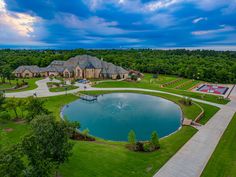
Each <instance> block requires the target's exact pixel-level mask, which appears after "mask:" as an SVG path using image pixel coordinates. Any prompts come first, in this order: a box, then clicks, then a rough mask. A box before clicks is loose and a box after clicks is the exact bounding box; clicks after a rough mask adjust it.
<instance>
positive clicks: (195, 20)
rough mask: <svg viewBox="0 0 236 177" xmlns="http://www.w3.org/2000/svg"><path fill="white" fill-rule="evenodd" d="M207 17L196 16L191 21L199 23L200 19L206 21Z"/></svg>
mask: <svg viewBox="0 0 236 177" xmlns="http://www.w3.org/2000/svg"><path fill="white" fill-rule="evenodd" d="M207 20H208V19H207V18H206V17H199V18H196V19H194V20H193V21H192V23H194V24H196V23H199V22H200V21H207Z"/></svg>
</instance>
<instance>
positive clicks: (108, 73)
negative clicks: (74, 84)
mask: <svg viewBox="0 0 236 177" xmlns="http://www.w3.org/2000/svg"><path fill="white" fill-rule="evenodd" d="M13 73H14V74H15V76H16V77H37V76H41V77H48V76H62V77H65V78H78V79H84V78H86V79H93V78H94V79H98V78H110V79H126V78H128V71H127V70H125V69H123V68H122V67H120V66H116V65H114V64H112V63H108V62H105V61H103V60H99V59H98V58H96V57H92V56H89V55H79V56H76V57H72V58H70V59H69V60H67V61H58V60H54V61H52V62H51V64H50V65H49V66H47V67H45V68H40V67H38V66H35V65H34V66H19V67H18V68H17V69H16V70H15V71H14V72H13Z"/></svg>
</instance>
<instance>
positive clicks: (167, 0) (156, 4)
mask: <svg viewBox="0 0 236 177" xmlns="http://www.w3.org/2000/svg"><path fill="white" fill-rule="evenodd" d="M179 2H181V0H162V1H160V0H155V1H151V2H150V3H147V4H146V5H145V7H144V9H145V10H148V11H156V10H159V9H163V8H167V7H169V6H171V5H174V4H177V3H179Z"/></svg>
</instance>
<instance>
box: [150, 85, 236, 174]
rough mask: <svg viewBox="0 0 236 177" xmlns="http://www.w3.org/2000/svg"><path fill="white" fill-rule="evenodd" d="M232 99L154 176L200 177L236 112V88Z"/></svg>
mask: <svg viewBox="0 0 236 177" xmlns="http://www.w3.org/2000/svg"><path fill="white" fill-rule="evenodd" d="M232 94H233V95H232V98H231V99H232V101H231V102H230V103H228V104H227V105H226V106H224V107H222V108H221V109H220V111H218V112H217V113H216V114H215V115H214V116H213V117H212V118H211V119H210V120H209V121H208V122H207V124H206V125H204V126H201V128H200V129H199V131H198V132H197V133H196V134H195V135H194V136H193V137H192V138H191V139H190V140H189V141H188V142H187V143H186V144H185V145H184V146H183V147H182V148H181V149H180V150H179V151H178V152H177V153H176V154H175V155H174V156H173V157H172V158H171V159H170V160H169V161H168V162H167V163H166V164H165V165H164V166H163V167H162V168H161V169H160V170H159V171H158V172H157V173H156V174H155V175H154V177H199V176H200V175H201V173H202V172H203V170H204V168H205V166H206V164H207V162H208V160H209V159H210V157H211V155H212V153H213V152H214V150H215V148H216V146H217V144H218V142H219V140H220V138H221V136H222V135H223V133H224V131H225V130H226V128H227V126H228V124H229V123H230V121H231V119H232V117H233V115H234V114H235V112H236V99H235V98H234V96H236V88H235V90H234V91H233V92H232Z"/></svg>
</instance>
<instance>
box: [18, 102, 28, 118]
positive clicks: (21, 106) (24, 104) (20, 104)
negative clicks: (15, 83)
mask: <svg viewBox="0 0 236 177" xmlns="http://www.w3.org/2000/svg"><path fill="white" fill-rule="evenodd" d="M18 108H19V109H20V112H21V118H22V119H23V118H24V112H25V110H26V109H27V100H26V99H20V100H19V101H18Z"/></svg>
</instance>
